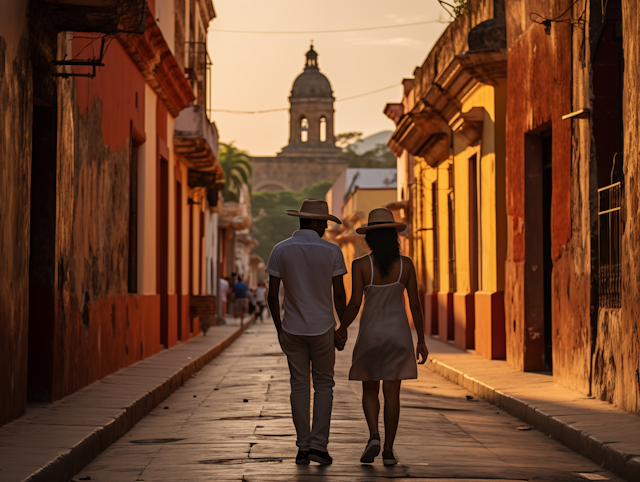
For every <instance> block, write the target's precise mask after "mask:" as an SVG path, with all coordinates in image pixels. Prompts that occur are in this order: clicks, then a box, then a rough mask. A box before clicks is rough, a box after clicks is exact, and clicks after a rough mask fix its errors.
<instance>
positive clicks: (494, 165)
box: [410, 83, 506, 293]
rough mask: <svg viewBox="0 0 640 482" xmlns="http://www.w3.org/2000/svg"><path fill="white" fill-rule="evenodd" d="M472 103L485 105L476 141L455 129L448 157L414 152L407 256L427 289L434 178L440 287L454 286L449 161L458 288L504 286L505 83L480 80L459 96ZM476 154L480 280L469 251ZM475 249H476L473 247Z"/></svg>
mask: <svg viewBox="0 0 640 482" xmlns="http://www.w3.org/2000/svg"><path fill="white" fill-rule="evenodd" d="M474 107H482V108H484V110H485V113H484V120H483V124H482V137H481V141H480V143H479V146H474V147H467V146H466V144H464V143H463V142H462V140H461V139H460V138H459V137H458V136H456V135H455V134H454V136H453V149H452V156H451V158H450V159H449V160H448V161H445V162H443V163H442V164H440V165H439V166H437V167H436V168H433V167H431V166H429V165H427V164H426V162H424V160H422V159H421V158H415V163H414V174H415V177H416V181H417V182H416V183H415V184H414V185H413V186H411V197H410V201H411V205H412V206H411V213H412V219H411V230H412V234H413V237H412V242H411V251H412V252H411V256H412V257H413V259H414V263H415V264H416V268H417V270H418V281H419V284H420V288H421V289H424V290H425V291H426V292H427V293H431V292H433V291H434V286H433V278H434V274H435V273H434V271H435V270H434V262H433V260H434V252H433V239H434V238H433V235H434V231H433V222H432V183H433V182H436V185H437V189H438V191H437V197H438V228H439V229H438V241H439V243H438V244H439V254H438V267H439V290H438V291H440V292H446V291H450V290H451V291H453V289H452V288H453V287H452V286H451V285H450V280H449V225H448V223H449V219H448V217H449V214H448V198H449V195H450V193H451V187H452V186H450V185H449V172H448V169H449V166H450V165H451V164H453V188H454V189H453V196H454V209H455V249H456V252H455V259H456V278H457V280H456V281H457V282H456V290H455V291H457V292H458V293H469V292H471V291H472V289H471V288H472V285H473V284H476V289H478V290H482V291H491V292H495V291H502V290H504V259H505V255H506V215H505V198H504V193H505V185H504V158H505V148H504V146H505V139H504V135H505V129H504V122H505V108H506V89H505V85H504V83H503V84H499V85H498V86H497V87H493V86H486V85H479V86H478V87H477V88H476V89H474V90H473V91H471V92H470V93H469V94H468V95H467V96H466V97H465V99H464V100H463V104H462V112H467V111H469V110H471V109H472V108H474ZM474 154H477V159H478V160H477V163H476V171H477V178H478V182H477V183H476V189H477V194H478V197H477V203H478V206H479V213H478V226H479V227H478V252H477V253H475V255H476V256H477V257H478V260H479V261H478V263H479V268H478V271H479V272H480V273H481V275H480V276H479V280H478V281H477V282H476V283H472V280H471V274H472V270H471V261H472V259H471V256H472V255H471V254H470V248H471V247H470V242H471V234H472V233H470V223H469V219H470V214H471V213H470V212H469V209H470V202H469V201H470V199H469V194H470V175H471V173H470V159H471V157H472V156H473V155H474ZM474 251H475V250H474Z"/></svg>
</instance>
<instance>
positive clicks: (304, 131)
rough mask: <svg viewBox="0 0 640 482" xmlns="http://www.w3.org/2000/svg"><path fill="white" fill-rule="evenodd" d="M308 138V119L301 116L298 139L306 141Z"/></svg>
mask: <svg viewBox="0 0 640 482" xmlns="http://www.w3.org/2000/svg"><path fill="white" fill-rule="evenodd" d="M308 140H309V121H308V120H307V118H306V117H303V118H302V120H301V121H300V141H302V142H307V141H308Z"/></svg>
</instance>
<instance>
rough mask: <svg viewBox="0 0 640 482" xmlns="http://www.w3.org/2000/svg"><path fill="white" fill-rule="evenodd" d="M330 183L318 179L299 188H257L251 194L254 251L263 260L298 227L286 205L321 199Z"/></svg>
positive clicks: (293, 205)
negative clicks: (254, 239) (300, 189)
mask: <svg viewBox="0 0 640 482" xmlns="http://www.w3.org/2000/svg"><path fill="white" fill-rule="evenodd" d="M332 185H333V183H332V182H330V181H321V182H319V183H317V184H314V185H312V186H309V187H307V188H305V189H303V190H302V191H257V192H254V193H252V194H251V211H252V217H253V220H252V223H251V234H252V236H253V237H255V238H256V239H257V240H258V242H259V243H260V245H259V246H258V247H256V248H254V250H253V252H254V253H255V254H257V255H259V256H260V257H261V258H262V259H264V261H265V262H266V261H267V260H268V259H269V255H270V254H271V250H272V249H273V247H274V246H275V245H276V244H278V243H279V242H280V241H282V240H284V239H287V238H288V237H289V236H291V234H292V233H293V232H294V231H295V230H297V229H298V225H299V221H298V218H296V217H293V216H289V215H287V214H285V210H287V209H300V205H301V204H302V201H304V200H305V199H324V198H325V196H326V195H327V191H329V189H330V188H331V186H332Z"/></svg>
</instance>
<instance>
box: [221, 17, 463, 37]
mask: <svg viewBox="0 0 640 482" xmlns="http://www.w3.org/2000/svg"><path fill="white" fill-rule="evenodd" d="M428 23H450V22H446V21H442V20H425V21H424V22H413V23H402V24H398V25H383V26H380V27H364V28H346V29H339V30H306V31H299V32H295V31H269V30H218V29H215V28H214V29H211V30H210V32H223V33H248V34H261V35H302V34H304V35H307V34H318V33H345V32H364V31H367V30H382V29H388V28H400V27H413V26H415V25H426V24H428Z"/></svg>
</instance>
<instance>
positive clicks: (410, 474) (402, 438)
mask: <svg viewBox="0 0 640 482" xmlns="http://www.w3.org/2000/svg"><path fill="white" fill-rule="evenodd" d="M354 328H356V327H354ZM350 333H351V339H350V341H349V343H348V345H347V348H346V349H345V351H344V352H340V353H338V356H337V363H336V388H335V392H334V410H333V419H332V426H331V439H330V444H329V451H330V453H331V454H332V456H333V458H334V464H333V465H332V466H324V467H323V466H319V465H318V464H315V463H313V462H312V464H311V465H309V466H296V465H295V463H294V458H295V455H296V447H295V431H294V427H293V424H292V421H291V416H290V407H289V381H288V369H287V364H286V358H285V357H284V355H283V354H282V352H281V350H280V347H279V345H278V341H277V338H276V335H275V329H274V328H273V325H272V324H270V323H265V324H257V325H253V326H252V327H251V328H250V329H249V330H247V331H246V332H245V334H244V335H243V336H242V337H240V338H239V339H238V340H237V341H236V342H235V343H234V344H233V345H232V346H231V347H229V348H228V349H227V350H225V352H224V353H222V354H221V355H220V356H219V357H217V358H216V359H215V360H213V361H212V362H211V363H210V364H209V365H207V366H206V367H204V368H203V369H202V370H200V371H199V372H198V373H197V374H196V375H194V376H193V377H192V378H191V379H190V380H189V381H187V382H186V383H185V384H184V386H183V387H181V388H180V389H178V390H177V391H176V392H175V393H174V394H173V395H171V396H170V397H169V398H168V399H167V400H165V401H164V402H163V403H162V404H161V405H160V406H159V407H157V408H156V409H155V410H153V411H152V412H151V413H150V414H149V415H148V416H146V417H145V418H144V419H143V420H141V421H140V422H139V423H138V424H137V425H136V426H135V427H133V429H131V431H130V432H129V433H127V434H126V435H125V436H124V437H122V438H121V439H120V440H119V441H117V442H116V443H114V444H113V445H112V446H111V447H110V448H108V449H107V450H106V451H105V452H104V453H102V454H100V455H99V456H98V457H97V458H96V459H95V460H94V461H93V462H92V463H91V464H89V465H88V466H87V467H85V468H84V469H83V470H82V471H81V472H80V473H79V474H77V475H76V476H75V477H74V478H73V479H72V480H74V481H80V480H91V481H97V482H106V481H113V482H116V481H117V482H126V481H199V480H203V481H204V480H207V481H219V482H222V481H231V480H235V481H247V482H249V481H251V482H254V481H255V482H268V481H301V482H305V481H309V482H321V481H333V482H338V481H349V482H361V481H374V480H380V479H393V480H399V481H408V480H425V481H426V480H436V479H437V480H439V481H441V482H444V481H447V480H457V481H461V480H466V481H482V480H492V481H501V480H502V481H513V480H534V479H535V480H544V481H584V480H618V481H619V480H621V479H617V478H616V477H615V476H614V475H612V474H611V473H609V472H607V471H605V470H603V469H602V468H601V467H600V466H598V465H596V464H595V463H593V462H592V461H590V460H587V459H586V458H583V457H581V456H580V455H578V454H576V453H575V452H573V451H572V450H570V449H569V448H567V447H565V446H563V445H561V444H560V443H558V442H556V441H554V440H552V439H550V438H549V437H547V436H545V435H543V434H542V433H540V432H539V431H537V430H530V429H528V427H523V425H524V424H523V422H521V421H519V420H517V419H516V418H514V417H512V416H511V415H508V414H506V413H505V412H503V411H501V410H499V409H497V408H495V407H494V406H493V405H491V404H489V403H487V402H485V401H483V400H478V399H477V398H475V397H473V396H472V395H471V394H470V393H469V392H468V391H467V390H466V389H464V388H461V387H460V386H458V385H456V384H454V383H452V382H450V381H447V380H445V379H444V378H442V377H441V376H439V375H437V374H435V373H433V372H432V371H430V370H428V369H427V368H424V367H422V368H421V369H420V371H419V378H418V380H413V381H407V382H405V383H403V390H402V395H401V397H402V411H401V416H400V427H399V433H398V437H397V440H396V446H395V451H396V454H397V456H398V458H399V460H400V464H399V465H398V466H395V467H384V466H383V465H382V461H381V459H380V457H378V458H377V459H376V461H375V463H374V464H372V465H361V464H360V463H359V458H360V455H361V452H362V449H363V448H364V445H365V443H366V439H367V435H368V432H367V428H366V422H365V421H364V416H363V414H362V409H361V406H360V392H361V384H360V383H359V382H349V381H348V380H347V374H348V370H349V366H350V359H351V354H350V351H351V350H352V348H353V344H354V340H355V333H356V330H355V329H352V330H350ZM522 428H524V430H522ZM580 474H582V475H580Z"/></svg>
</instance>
